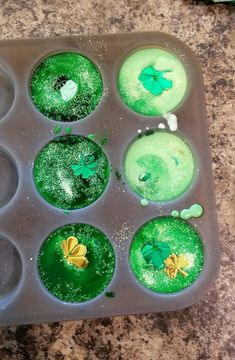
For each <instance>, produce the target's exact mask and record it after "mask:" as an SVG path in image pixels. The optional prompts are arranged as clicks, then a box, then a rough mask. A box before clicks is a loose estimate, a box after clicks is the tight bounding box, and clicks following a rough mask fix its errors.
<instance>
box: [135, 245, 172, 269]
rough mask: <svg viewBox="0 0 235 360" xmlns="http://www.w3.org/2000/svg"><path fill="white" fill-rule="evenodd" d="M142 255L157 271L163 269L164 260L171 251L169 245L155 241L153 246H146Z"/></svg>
mask: <svg viewBox="0 0 235 360" xmlns="http://www.w3.org/2000/svg"><path fill="white" fill-rule="evenodd" d="M141 253H142V255H143V258H144V260H145V261H146V262H147V263H148V264H153V265H154V266H156V268H157V269H162V268H163V267H164V260H165V259H167V258H168V256H169V255H170V254H171V249H170V247H169V245H168V244H167V243H165V242H161V241H155V242H154V243H152V244H147V245H145V246H144V247H143V249H142V250H141Z"/></svg>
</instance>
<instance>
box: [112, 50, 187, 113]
mask: <svg viewBox="0 0 235 360" xmlns="http://www.w3.org/2000/svg"><path fill="white" fill-rule="evenodd" d="M149 66H151V67H154V68H155V69H156V70H158V71H169V72H167V73H164V77H165V78H166V79H168V80H171V81H172V84H173V85H172V88H171V89H168V90H164V91H163V92H162V93H161V95H154V94H152V93H151V92H150V91H148V90H147V89H146V88H145V87H144V85H143V83H142V82H141V81H140V80H139V76H140V74H141V72H142V71H143V69H145V68H147V67H149ZM187 86H188V81H187V74H186V72H185V69H184V67H183V65H182V63H181V61H180V60H179V59H178V58H177V57H176V56H174V55H173V54H171V53H170V52H168V51H165V50H163V49H160V48H157V47H155V48H154V47H152V48H146V49H141V50H139V51H136V52H135V53H133V54H132V55H130V56H129V57H128V58H127V59H126V60H125V61H124V63H123V65H122V67H121V69H120V72H119V78H118V87H119V92H120V96H121V98H122V100H123V101H124V103H125V104H126V105H127V106H128V107H130V108H131V109H132V110H134V111H136V112H137V113H140V114H143V115H150V116H156V115H162V114H165V113H168V112H170V111H171V110H173V109H175V108H176V107H177V105H179V103H180V102H181V101H182V99H183V97H184V95H185V93H186V90H187Z"/></svg>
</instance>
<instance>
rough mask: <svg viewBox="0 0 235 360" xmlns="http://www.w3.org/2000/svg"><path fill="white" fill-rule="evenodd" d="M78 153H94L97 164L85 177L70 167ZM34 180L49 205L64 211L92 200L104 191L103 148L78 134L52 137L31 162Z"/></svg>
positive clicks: (105, 163) (105, 165)
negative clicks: (90, 173) (76, 173)
mask: <svg viewBox="0 0 235 360" xmlns="http://www.w3.org/2000/svg"><path fill="white" fill-rule="evenodd" d="M81 156H83V157H85V158H86V157H89V156H93V157H94V159H95V161H96V163H97V165H96V171H95V174H94V175H92V176H90V177H89V178H88V179H83V178H82V176H76V175H75V173H74V171H73V170H72V169H71V166H72V165H73V164H76V163H79V161H80V159H81ZM33 173H34V181H35V184H36V187H37V189H38V191H39V193H40V194H41V196H42V197H43V198H44V199H45V200H47V201H48V202H49V203H50V204H52V205H54V206H56V207H58V208H61V209H67V210H73V209H79V208H82V207H85V206H87V205H89V204H91V203H93V202H94V201H95V200H96V199H97V198H98V197H99V196H100V195H101V194H102V193H103V191H104V189H105V187H106V185H107V182H108V178H109V164H108V160H107V158H106V156H105V154H104V152H103V150H102V149H101V148H100V147H99V146H98V145H97V144H96V143H95V142H93V141H92V140H89V139H87V138H85V137H83V136H79V135H65V136H60V137H57V138H55V139H54V140H53V141H51V142H50V143H49V144H47V145H46V146H45V147H44V148H42V150H41V151H40V152H39V154H38V156H37V158H36V160H35V164H34V171H33Z"/></svg>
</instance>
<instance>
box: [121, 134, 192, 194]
mask: <svg viewBox="0 0 235 360" xmlns="http://www.w3.org/2000/svg"><path fill="white" fill-rule="evenodd" d="M124 169H125V175H126V178H127V181H128V184H129V186H130V187H131V189H132V190H133V191H134V192H136V193H137V194H138V195H140V196H141V197H143V198H144V199H147V200H152V201H168V200H171V199H174V198H176V197H178V196H179V195H181V194H182V193H183V192H184V191H185V190H187V188H188V187H189V185H190V183H191V182H192V179H193V176H194V171H195V164H194V159H193V155H192V152H191V150H190V148H189V147H188V145H187V144H186V143H185V142H184V141H183V140H182V139H181V138H180V137H178V136H177V135H173V134H171V133H168V132H165V131H156V132H153V133H150V134H149V135H144V136H141V137H140V138H138V139H137V140H135V141H134V142H133V143H132V144H131V146H130V148H129V149H128V151H127V154H126V158H125V163H124ZM146 174H148V176H147V177H146V176H145V175H146ZM143 179H144V180H143Z"/></svg>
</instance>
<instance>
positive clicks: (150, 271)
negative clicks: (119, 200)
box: [129, 216, 204, 293]
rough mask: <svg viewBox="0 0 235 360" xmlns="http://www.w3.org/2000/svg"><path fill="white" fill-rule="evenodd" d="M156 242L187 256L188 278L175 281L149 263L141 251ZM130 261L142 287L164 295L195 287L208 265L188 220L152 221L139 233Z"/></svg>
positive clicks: (157, 219)
mask: <svg viewBox="0 0 235 360" xmlns="http://www.w3.org/2000/svg"><path fill="white" fill-rule="evenodd" d="M155 239H157V241H163V242H167V243H168V245H169V246H170V248H171V251H172V253H175V254H177V255H179V254H185V256H186V258H187V260H188V261H189V266H188V267H187V268H184V271H186V272H187V274H188V275H187V276H185V277H184V276H182V275H181V274H178V275H177V276H176V278H175V279H171V278H170V277H168V275H167V274H166V273H165V272H164V270H157V269H156V268H155V267H154V266H153V265H151V264H147V263H146V261H145V260H144V258H143V255H142V253H141V250H142V248H143V247H144V246H145V245H146V244H148V243H151V242H152V241H153V240H155ZM129 260H130V265H131V268H132V271H133V272H134V274H135V276H136V278H137V279H138V281H139V282H140V283H141V284H142V285H144V286H146V287H147V288H149V289H152V290H154V291H156V292H160V293H172V292H177V291H180V290H182V289H184V288H186V287H187V286H189V285H191V284H192V283H193V282H194V281H195V280H196V279H197V277H198V275H199V274H200V272H201V270H202V266H203V261H204V253H203V245H202V242H201V239H200V237H199V235H198V233H197V232H196V230H195V229H194V228H193V227H192V226H191V225H189V224H188V223H187V222H186V221H185V220H182V219H175V218H173V217H170V216H169V217H160V218H156V219H153V220H150V221H149V222H147V223H146V224H144V225H143V226H142V227H141V228H140V229H139V230H138V231H137V233H136V235H135V237H134V239H133V242H132V244H131V249H130V254H129Z"/></svg>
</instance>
